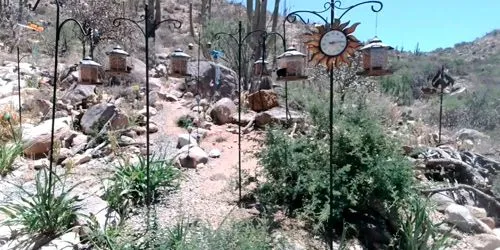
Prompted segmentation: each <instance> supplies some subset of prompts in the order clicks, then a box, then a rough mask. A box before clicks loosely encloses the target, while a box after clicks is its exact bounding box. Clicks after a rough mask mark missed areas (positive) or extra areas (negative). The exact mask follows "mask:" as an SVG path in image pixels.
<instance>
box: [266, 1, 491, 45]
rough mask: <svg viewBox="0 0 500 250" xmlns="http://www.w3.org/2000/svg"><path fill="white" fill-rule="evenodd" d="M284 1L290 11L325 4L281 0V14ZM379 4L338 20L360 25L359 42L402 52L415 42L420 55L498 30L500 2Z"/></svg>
mask: <svg viewBox="0 0 500 250" xmlns="http://www.w3.org/2000/svg"><path fill="white" fill-rule="evenodd" d="M285 1H286V5H287V6H288V9H289V12H291V11H297V10H313V11H320V10H322V9H323V5H324V3H325V2H326V0H280V2H281V3H280V5H281V8H280V13H282V11H283V6H284V4H283V3H284V2H285ZM360 2H362V0H356V1H355V0H343V1H342V6H344V7H347V6H351V5H354V4H357V3H360ZM381 2H382V3H383V4H384V6H383V9H382V10H381V11H380V12H379V13H378V15H377V14H376V13H373V12H372V11H371V8H370V4H365V5H360V6H358V7H356V8H353V9H352V10H351V11H349V12H348V13H347V14H346V15H345V16H344V17H343V18H342V20H341V21H343V22H345V21H351V24H352V23H355V22H360V23H361V24H360V25H359V26H358V28H357V29H356V32H355V33H354V35H355V36H356V37H357V38H358V39H359V40H361V41H367V40H368V39H370V38H372V37H373V36H375V34H377V36H378V37H379V38H380V39H381V40H382V41H383V42H384V43H386V44H389V45H391V46H393V47H396V46H397V47H398V48H401V46H403V47H404V49H405V50H411V51H413V50H415V48H416V46H417V43H418V44H419V49H420V51H422V52H427V51H432V50H434V49H437V48H447V47H453V46H454V45H455V44H456V43H459V42H464V41H466V42H468V41H473V40H474V39H476V38H479V37H482V36H483V35H485V34H486V33H488V32H490V31H492V30H494V29H500V0H475V1H470V0H381ZM268 5H269V6H268V7H269V10H270V11H272V9H273V8H274V1H273V0H268ZM328 13H329V12H328ZM341 13H342V12H341V11H340V10H336V14H335V16H336V17H338V16H339V15H341ZM327 15H329V14H327ZM302 17H303V18H304V19H306V20H307V18H309V19H310V20H311V21H313V20H315V19H314V16H313V15H308V14H304V15H303V16H302ZM325 17H328V16H325ZM376 20H377V22H376ZM315 21H318V22H319V20H318V19H316V20H315ZM375 23H377V25H375ZM376 26H377V29H376V28H375V27H376Z"/></svg>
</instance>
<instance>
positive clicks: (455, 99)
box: [432, 87, 500, 130]
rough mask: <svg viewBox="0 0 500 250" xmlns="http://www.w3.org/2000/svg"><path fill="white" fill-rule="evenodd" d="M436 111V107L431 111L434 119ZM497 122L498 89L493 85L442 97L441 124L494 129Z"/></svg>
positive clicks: (499, 104) (499, 97) (498, 118)
mask: <svg viewBox="0 0 500 250" xmlns="http://www.w3.org/2000/svg"><path fill="white" fill-rule="evenodd" d="M438 112H439V110H438V109H437V108H436V110H434V111H433V112H432V117H433V118H434V119H438ZM435 122H437V120H435ZM499 123H500V90H498V89H496V88H494V87H492V88H479V89H478V90H477V91H475V92H473V93H471V94H465V95H463V96H445V97H444V100H443V125H444V126H446V127H450V128H460V127H468V128H474V129H480V130H494V129H496V128H497V126H498V124H499Z"/></svg>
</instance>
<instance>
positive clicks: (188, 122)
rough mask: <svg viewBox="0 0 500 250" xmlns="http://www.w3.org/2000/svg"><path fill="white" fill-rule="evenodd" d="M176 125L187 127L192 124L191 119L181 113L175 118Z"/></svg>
mask: <svg viewBox="0 0 500 250" xmlns="http://www.w3.org/2000/svg"><path fill="white" fill-rule="evenodd" d="M177 126H179V127H181V128H185V129H187V128H189V127H191V126H193V119H192V118H191V117H190V116H188V115H183V116H181V117H179V119H178V120H177Z"/></svg>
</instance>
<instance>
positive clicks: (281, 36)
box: [265, 31, 286, 50]
mask: <svg viewBox="0 0 500 250" xmlns="http://www.w3.org/2000/svg"><path fill="white" fill-rule="evenodd" d="M271 35H274V36H277V37H279V38H281V41H282V42H283V49H285V50H286V47H285V46H286V40H285V37H284V36H283V35H282V34H280V33H278V32H275V31H272V32H266V35H265V36H266V39H267V37H269V36H271Z"/></svg>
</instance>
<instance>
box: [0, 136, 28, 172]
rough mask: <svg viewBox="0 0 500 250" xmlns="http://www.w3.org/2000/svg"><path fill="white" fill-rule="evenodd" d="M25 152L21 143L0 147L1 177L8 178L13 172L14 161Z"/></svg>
mask: <svg viewBox="0 0 500 250" xmlns="http://www.w3.org/2000/svg"><path fill="white" fill-rule="evenodd" d="M22 152H23V146H22V144H20V143H14V144H11V145H9V144H3V145H0V175H2V176H6V175H7V174H8V173H10V172H12V170H13V168H12V165H13V164H14V160H15V159H16V158H17V157H18V156H19V155H20V154H21V153H22Z"/></svg>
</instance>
